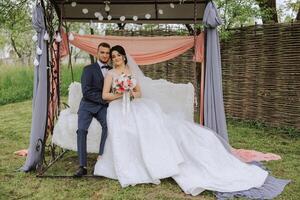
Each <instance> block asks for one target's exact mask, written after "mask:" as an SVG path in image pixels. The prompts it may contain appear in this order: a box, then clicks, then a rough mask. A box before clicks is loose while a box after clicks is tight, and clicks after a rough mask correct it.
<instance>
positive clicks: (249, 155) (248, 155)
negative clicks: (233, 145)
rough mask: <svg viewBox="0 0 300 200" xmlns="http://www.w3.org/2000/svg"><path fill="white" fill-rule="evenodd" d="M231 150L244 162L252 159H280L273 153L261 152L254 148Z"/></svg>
mask: <svg viewBox="0 0 300 200" xmlns="http://www.w3.org/2000/svg"><path fill="white" fill-rule="evenodd" d="M231 152H232V153H233V154H234V155H236V156H237V157H239V158H240V159H241V160H242V161H244V162H248V163H249V162H253V161H271V160H280V159H281V157H280V156H279V155H277V154H274V153H262V152H259V151H255V150H248V149H231Z"/></svg>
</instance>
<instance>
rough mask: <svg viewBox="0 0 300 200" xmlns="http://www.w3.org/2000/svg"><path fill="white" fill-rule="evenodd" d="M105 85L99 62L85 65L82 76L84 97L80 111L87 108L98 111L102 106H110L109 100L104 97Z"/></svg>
mask: <svg viewBox="0 0 300 200" xmlns="http://www.w3.org/2000/svg"><path fill="white" fill-rule="evenodd" d="M103 85H104V77H103V74H102V72H101V68H100V66H99V64H98V63H97V62H96V63H94V64H91V65H88V66H86V67H84V69H83V73H82V76H81V90H82V95H83V97H82V99H81V102H80V106H79V110H78V112H80V110H87V111H89V112H92V113H96V112H98V110H99V109H100V108H101V107H102V106H108V104H107V102H106V101H105V100H103V99H102V89H103Z"/></svg>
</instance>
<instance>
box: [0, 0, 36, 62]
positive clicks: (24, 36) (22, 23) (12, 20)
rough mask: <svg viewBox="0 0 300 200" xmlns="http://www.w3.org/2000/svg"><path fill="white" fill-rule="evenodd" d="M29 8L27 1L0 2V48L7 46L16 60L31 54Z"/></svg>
mask: <svg viewBox="0 0 300 200" xmlns="http://www.w3.org/2000/svg"><path fill="white" fill-rule="evenodd" d="M30 6H31V2H30V1H28V0H14V1H10V0H2V1H1V3H0V8H1V10H0V36H1V39H0V47H2V48H3V47H4V46H6V45H9V46H10V47H11V48H12V49H13V50H14V52H15V53H16V55H17V56H18V58H23V57H30V55H31V54H32V49H33V48H32V47H33V44H32V40H31V37H32V36H33V29H32V26H31V12H30Z"/></svg>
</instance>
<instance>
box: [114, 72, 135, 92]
mask: <svg viewBox="0 0 300 200" xmlns="http://www.w3.org/2000/svg"><path fill="white" fill-rule="evenodd" d="M135 86H136V80H135V79H134V78H132V76H130V75H126V74H122V75H120V76H119V77H118V78H117V79H115V80H114V83H113V89H114V91H115V92H116V93H124V92H125V91H126V92H129V91H130V90H132V89H133V88H134V87H135Z"/></svg>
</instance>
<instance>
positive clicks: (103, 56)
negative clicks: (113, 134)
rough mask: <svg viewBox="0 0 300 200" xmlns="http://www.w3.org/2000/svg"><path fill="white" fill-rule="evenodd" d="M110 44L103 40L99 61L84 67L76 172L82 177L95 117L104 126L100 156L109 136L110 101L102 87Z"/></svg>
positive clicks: (77, 175)
mask: <svg viewBox="0 0 300 200" xmlns="http://www.w3.org/2000/svg"><path fill="white" fill-rule="evenodd" d="M109 51H110V46H109V44H107V43H105V42H102V43H100V44H99V46H98V50H97V59H98V60H97V62H96V63H94V64H91V65H88V66H86V67H85V68H84V70H83V73H82V76H81V87H82V94H83V97H82V99H81V102H80V106H79V110H78V130H77V151H78V157H79V169H78V170H77V172H76V173H75V174H74V176H76V177H81V176H83V175H86V174H87V168H86V167H87V150H86V137H87V134H88V128H89V126H90V124H91V121H92V119H93V117H95V118H96V119H97V120H98V121H99V122H100V124H101V126H102V136H101V142H100V147H99V156H101V155H102V154H103V150H104V145H105V141H106V137H107V123H106V111H107V107H108V103H107V102H106V101H104V100H103V99H102V88H103V85H104V77H105V75H106V73H107V71H108V70H110V69H111V67H110V66H108V65H107V63H108V61H109Z"/></svg>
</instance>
